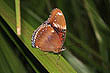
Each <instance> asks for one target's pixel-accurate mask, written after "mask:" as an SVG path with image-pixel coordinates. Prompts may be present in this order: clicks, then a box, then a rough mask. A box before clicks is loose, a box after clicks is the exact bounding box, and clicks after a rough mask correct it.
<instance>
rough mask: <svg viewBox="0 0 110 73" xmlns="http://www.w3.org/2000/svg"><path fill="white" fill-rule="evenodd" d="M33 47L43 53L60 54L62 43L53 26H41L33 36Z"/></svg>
mask: <svg viewBox="0 0 110 73" xmlns="http://www.w3.org/2000/svg"><path fill="white" fill-rule="evenodd" d="M32 41H33V42H32V44H33V47H37V48H40V50H42V51H51V52H54V53H58V52H60V51H61V48H62V42H61V40H60V38H59V36H58V34H57V32H56V31H55V30H54V29H53V28H52V27H51V25H48V24H43V25H41V26H40V27H39V28H38V29H37V30H36V31H35V32H34V34H33V40H32Z"/></svg>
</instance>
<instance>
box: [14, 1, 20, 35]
mask: <svg viewBox="0 0 110 73" xmlns="http://www.w3.org/2000/svg"><path fill="white" fill-rule="evenodd" d="M15 6H16V8H15V9H16V26H17V35H18V36H20V35H21V11H20V0H15Z"/></svg>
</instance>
